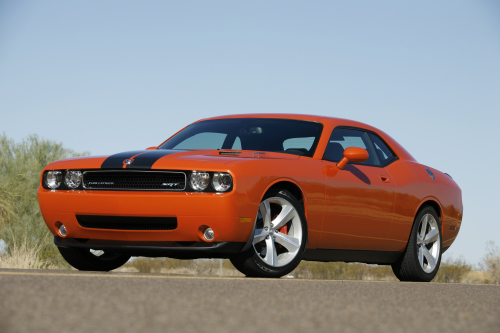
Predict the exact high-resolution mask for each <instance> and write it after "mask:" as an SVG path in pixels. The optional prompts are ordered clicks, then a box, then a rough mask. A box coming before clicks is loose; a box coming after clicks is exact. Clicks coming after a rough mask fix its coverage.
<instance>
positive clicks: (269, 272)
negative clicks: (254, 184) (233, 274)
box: [231, 190, 307, 278]
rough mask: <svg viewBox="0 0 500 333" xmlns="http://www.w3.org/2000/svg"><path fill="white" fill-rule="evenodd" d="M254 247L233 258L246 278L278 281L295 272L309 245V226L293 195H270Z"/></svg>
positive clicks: (258, 221) (261, 209) (261, 210)
mask: <svg viewBox="0 0 500 333" xmlns="http://www.w3.org/2000/svg"><path fill="white" fill-rule="evenodd" d="M255 223H256V224H255V231H254V235H253V243H252V246H251V247H250V249H248V250H247V251H246V252H243V253H239V254H238V255H236V256H234V257H233V258H231V262H232V264H233V265H234V267H235V268H236V269H237V270H239V271H240V272H241V273H243V274H245V275H246V276H251V277H274V278H278V277H281V276H283V275H286V274H288V273H290V272H291V271H293V270H294V269H295V268H296V267H297V266H298V264H299V263H300V260H301V259H302V256H303V255H304V251H305V248H306V245H307V223H306V218H305V215H304V210H303V209H302V206H301V205H300V203H299V202H298V201H297V199H296V198H295V197H294V196H293V195H292V194H290V192H288V191H285V190H281V191H279V192H272V193H268V194H267V195H266V196H265V197H264V200H262V202H261V204H260V206H259V211H258V213H257V217H256V221H255Z"/></svg>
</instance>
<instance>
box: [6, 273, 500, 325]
mask: <svg viewBox="0 0 500 333" xmlns="http://www.w3.org/2000/svg"><path fill="white" fill-rule="evenodd" d="M55 331H61V332H71V333H77V332H92V331H95V332H121V333H123V332H211V333H212V332H217V333H219V332H285V331H286V332H335V331H338V332H360V331H364V332H390V333H396V332H405V333H407V332H419V333H424V332H425V333H428V332H451V331H453V332H474V333H478V332H495V333H498V332H500V286H488V285H463V284H438V283H401V282H365V281H319V280H293V279H278V280H276V279H249V278H202V277H181V276H166V275H154V274H150V275H141V274H134V273H96V272H88V273H84V272H76V271H43V270H12V269H0V332H2V333H7V332H55Z"/></svg>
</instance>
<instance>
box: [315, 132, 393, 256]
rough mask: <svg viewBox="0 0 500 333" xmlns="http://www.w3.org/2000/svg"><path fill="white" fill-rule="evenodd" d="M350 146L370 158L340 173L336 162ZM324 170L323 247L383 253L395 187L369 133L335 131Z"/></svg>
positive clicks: (331, 138) (321, 244) (321, 242)
mask: <svg viewBox="0 0 500 333" xmlns="http://www.w3.org/2000/svg"><path fill="white" fill-rule="evenodd" d="M348 147H360V148H363V149H366V150H367V151H368V154H369V159H368V160H367V161H366V162H363V163H355V164H351V163H349V164H348V165H347V166H346V167H345V168H344V169H343V170H340V169H339V168H338V167H337V162H338V161H340V159H342V157H343V152H344V149H346V148H348ZM323 170H324V173H325V175H326V178H327V180H326V193H325V209H324V218H323V227H322V233H321V239H320V246H321V248H325V249H342V250H371V251H381V250H382V249H383V247H384V244H385V242H386V240H387V236H388V234H389V229H390V226H391V220H392V215H393V211H394V203H395V184H394V182H393V181H392V179H391V177H390V175H389V173H388V172H387V171H386V170H385V169H384V168H383V167H381V166H380V160H379V158H378V156H377V155H376V154H375V150H374V148H373V145H372V142H371V141H370V139H369V137H368V135H367V133H366V132H364V131H363V130H359V129H352V128H337V129H335V130H334V131H333V133H332V136H331V137H330V141H329V144H328V146H327V149H326V151H325V156H324V161H323Z"/></svg>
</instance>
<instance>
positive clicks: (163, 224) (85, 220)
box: [76, 215, 177, 230]
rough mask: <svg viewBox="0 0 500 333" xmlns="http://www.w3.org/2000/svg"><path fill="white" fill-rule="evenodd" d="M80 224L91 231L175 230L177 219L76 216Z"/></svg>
mask: <svg viewBox="0 0 500 333" xmlns="http://www.w3.org/2000/svg"><path fill="white" fill-rule="evenodd" d="M76 220H77V221H78V224H79V225H80V226H82V227H84V228H89V229H111V230H174V229H176V228H177V218H176V217H150V216H100V215H76Z"/></svg>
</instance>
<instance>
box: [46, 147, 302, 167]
mask: <svg viewBox="0 0 500 333" xmlns="http://www.w3.org/2000/svg"><path fill="white" fill-rule="evenodd" d="M298 158H300V156H298V155H291V154H285V153H273V152H259V151H251V150H247V151H245V150H174V149H157V150H136V151H128V152H123V153H118V154H114V155H110V156H90V157H77V158H68V159H64V160H60V161H57V162H53V163H51V164H49V165H48V166H47V167H46V169H122V168H123V169H125V168H126V169H140V170H151V169H153V170H154V169H163V170H165V169H167V170H168V169H170V170H193V169H194V170H196V169H198V170H208V171H209V170H211V169H214V170H216V169H220V168H223V169H226V168H227V167H229V165H233V164H238V163H240V162H243V161H245V160H248V159H287V160H293V159H298ZM228 164H229V165H228Z"/></svg>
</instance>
